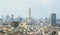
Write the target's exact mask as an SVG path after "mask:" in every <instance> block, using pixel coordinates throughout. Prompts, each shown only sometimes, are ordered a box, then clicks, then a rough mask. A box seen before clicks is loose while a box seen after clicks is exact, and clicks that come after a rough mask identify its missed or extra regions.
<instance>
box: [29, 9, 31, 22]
mask: <svg viewBox="0 0 60 35" xmlns="http://www.w3.org/2000/svg"><path fill="white" fill-rule="evenodd" d="M29 20H30V21H31V8H29Z"/></svg>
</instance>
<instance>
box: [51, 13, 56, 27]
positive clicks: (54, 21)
mask: <svg viewBox="0 0 60 35" xmlns="http://www.w3.org/2000/svg"><path fill="white" fill-rule="evenodd" d="M51 25H54V26H55V25H56V14H55V13H52V14H51Z"/></svg>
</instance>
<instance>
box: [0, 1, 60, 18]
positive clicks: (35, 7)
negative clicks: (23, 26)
mask: <svg viewBox="0 0 60 35" xmlns="http://www.w3.org/2000/svg"><path fill="white" fill-rule="evenodd" d="M59 1H60V0H17V1H16V0H0V17H1V16H6V15H12V14H14V15H15V16H16V17H18V16H22V17H28V12H29V8H31V13H32V17H33V18H46V17H48V18H49V17H50V15H51V13H56V16H57V18H60V15H59V14H60V12H59V11H60V10H59V9H60V4H59V3H60V2H59Z"/></svg>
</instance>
